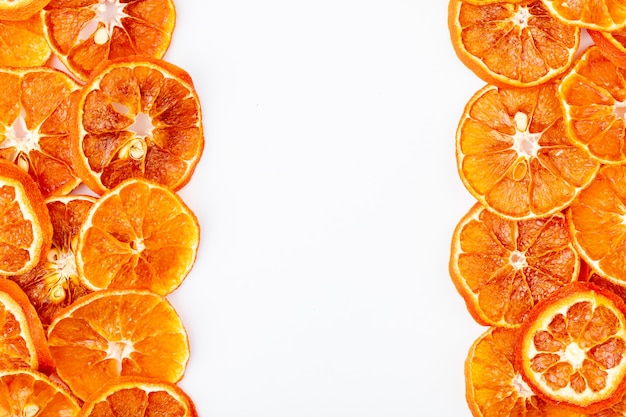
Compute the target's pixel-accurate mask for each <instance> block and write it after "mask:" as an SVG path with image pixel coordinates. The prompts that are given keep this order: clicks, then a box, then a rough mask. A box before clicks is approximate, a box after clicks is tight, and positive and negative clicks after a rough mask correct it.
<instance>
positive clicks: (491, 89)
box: [456, 83, 599, 219]
mask: <svg viewBox="0 0 626 417" xmlns="http://www.w3.org/2000/svg"><path fill="white" fill-rule="evenodd" d="M556 89H557V86H556V84H553V83H547V84H544V85H542V86H539V87H533V88H526V89H513V88H498V87H495V86H492V85H487V86H485V87H483V88H482V89H481V90H479V91H478V92H477V93H476V94H474V96H473V97H472V98H471V99H470V100H469V102H468V103H467V105H466V107H465V110H464V112H463V115H462V116H461V120H460V122H459V126H458V128H457V133H456V156H457V166H458V171H459V175H460V177H461V179H462V181H463V183H464V184H465V186H466V188H467V189H468V191H470V193H471V194H472V195H473V196H474V197H475V198H476V199H478V201H480V202H481V203H482V204H483V205H484V206H486V207H488V208H489V209H490V210H492V211H493V212H496V213H498V214H499V215H501V216H502V217H507V218H511V219H528V218H536V217H544V216H547V215H550V214H552V213H556V212H558V211H561V210H562V209H563V208H565V207H566V206H567V205H569V204H570V203H571V201H572V200H573V199H574V198H575V197H576V195H577V194H578V193H579V192H580V191H581V190H582V189H583V188H585V187H586V186H587V185H588V184H589V183H590V182H591V180H592V179H593V178H594V176H595V174H596V172H597V171H598V169H599V163H598V162H597V161H595V160H594V159H593V158H591V157H590V156H589V155H588V153H587V152H585V151H584V150H581V149H580V148H579V147H578V146H575V145H574V143H573V142H572V141H571V140H570V139H569V138H568V136H567V134H566V132H565V128H564V124H563V112H562V109H561V104H560V102H559V98H558V96H557V94H556Z"/></svg>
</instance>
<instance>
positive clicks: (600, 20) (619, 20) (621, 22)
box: [542, 0, 626, 31]
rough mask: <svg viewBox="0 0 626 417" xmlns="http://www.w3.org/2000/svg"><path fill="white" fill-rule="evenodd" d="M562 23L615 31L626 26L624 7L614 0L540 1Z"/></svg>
mask: <svg viewBox="0 0 626 417" xmlns="http://www.w3.org/2000/svg"><path fill="white" fill-rule="evenodd" d="M542 1H543V4H544V5H545V7H546V8H547V9H548V10H549V11H550V13H551V14H552V15H553V16H555V17H556V18H558V19H559V20H561V21H562V22H563V23H565V24H567V25H572V26H578V27H582V28H587V29H596V30H603V31H615V30H619V29H621V28H623V27H624V26H626V7H625V5H624V2H623V1H615V0H585V1H580V0H542Z"/></svg>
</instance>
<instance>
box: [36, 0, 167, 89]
mask: <svg viewBox="0 0 626 417" xmlns="http://www.w3.org/2000/svg"><path fill="white" fill-rule="evenodd" d="M42 15H43V21H44V27H45V35H46V39H47V40H48V42H49V44H50V46H51V47H52V49H53V51H54V53H55V55H56V56H58V57H59V59H60V60H61V62H63V64H65V66H66V67H67V68H68V70H69V71H70V72H72V74H74V75H75V76H76V77H77V78H78V79H80V80H83V81H84V80H86V79H87V78H88V77H89V75H90V74H91V72H92V71H93V70H94V69H95V68H96V67H97V66H98V65H100V64H101V63H102V62H103V61H106V60H109V59H115V58H120V57H124V56H129V55H138V54H140V55H147V56H151V57H155V58H162V57H163V55H164V54H165V52H166V51H167V49H168V47H169V45H170V41H171V38H172V33H173V31H174V26H175V20H176V11H175V8H174V3H173V2H172V0H141V1H128V0H83V1H79V2H77V1H74V0H51V1H50V2H49V3H48V4H47V5H46V7H45V8H44V10H43V12H42Z"/></svg>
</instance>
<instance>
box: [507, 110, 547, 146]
mask: <svg viewBox="0 0 626 417" xmlns="http://www.w3.org/2000/svg"><path fill="white" fill-rule="evenodd" d="M513 120H514V122H515V128H516V130H517V132H515V135H514V136H513V149H515V150H516V151H517V153H518V154H519V155H520V156H524V157H531V156H536V155H537V151H538V150H539V138H540V137H541V134H538V133H530V132H529V131H528V125H529V120H528V115H527V114H526V113H522V112H518V113H517V114H516V115H515V117H514V118H513Z"/></svg>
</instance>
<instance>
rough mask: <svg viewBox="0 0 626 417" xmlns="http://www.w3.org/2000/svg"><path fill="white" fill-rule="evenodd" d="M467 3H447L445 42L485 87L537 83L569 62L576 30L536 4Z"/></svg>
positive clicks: (460, 0) (575, 43)
mask: <svg viewBox="0 0 626 417" xmlns="http://www.w3.org/2000/svg"><path fill="white" fill-rule="evenodd" d="M472 3H473V2H468V1H465V0H450V2H449V6H448V27H449V30H450V38H451V41H452V46H453V47H454V50H455V52H456V54H457V55H458V57H459V59H460V60H461V61H462V62H463V63H464V64H465V65H466V66H467V67H468V68H469V69H471V70H472V71H473V72H474V73H475V74H476V75H477V76H479V77H481V78H482V79H484V80H485V81H487V82H488V83H491V84H496V85H511V86H515V87H529V86H533V85H539V84H542V83H544V82H546V81H548V80H549V79H552V78H554V77H556V76H558V75H559V74H561V73H563V72H565V70H567V68H568V67H569V66H570V64H571V63H572V61H573V60H574V56H575V54H576V51H577V49H578V45H579V44H580V29H579V28H577V27H574V26H570V25H567V24H564V23H562V22H560V21H559V20H557V19H556V18H554V17H552V16H551V15H550V14H549V13H548V11H547V10H546V9H545V8H544V7H543V5H542V3H541V1H539V0H536V1H524V2H521V3H520V2H519V1H513V2H508V1H499V2H497V3H494V2H488V3H484V4H480V5H477V4H472Z"/></svg>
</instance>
